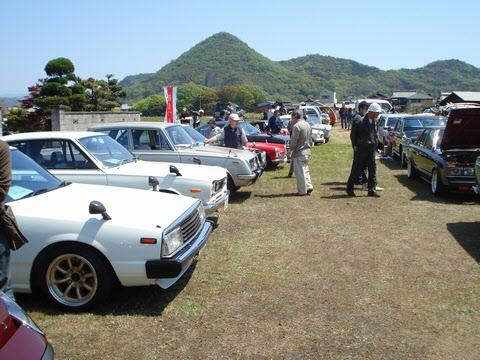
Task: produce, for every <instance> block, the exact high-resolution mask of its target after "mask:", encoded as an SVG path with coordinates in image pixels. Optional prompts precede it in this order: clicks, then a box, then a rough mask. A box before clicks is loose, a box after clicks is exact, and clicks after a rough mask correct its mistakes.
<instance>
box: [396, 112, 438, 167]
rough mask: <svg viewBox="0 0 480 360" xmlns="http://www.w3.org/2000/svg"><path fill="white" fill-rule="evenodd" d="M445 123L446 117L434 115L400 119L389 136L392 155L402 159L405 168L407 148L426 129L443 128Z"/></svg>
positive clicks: (401, 162) (411, 116)
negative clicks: (431, 127)
mask: <svg viewBox="0 0 480 360" xmlns="http://www.w3.org/2000/svg"><path fill="white" fill-rule="evenodd" d="M445 121H446V119H445V118H444V117H441V116H432V115H410V116H405V117H402V118H400V119H398V121H397V123H396V124H395V128H394V129H393V131H392V132H391V133H390V134H389V136H388V143H389V146H390V155H391V156H392V157H393V158H398V159H400V164H401V165H402V167H404V166H405V165H406V164H407V163H406V157H405V153H404V149H405V146H407V145H408V144H409V143H412V142H413V141H415V140H416V139H417V137H418V136H419V135H420V133H421V132H422V131H423V129H424V128H425V127H430V126H442V125H445Z"/></svg>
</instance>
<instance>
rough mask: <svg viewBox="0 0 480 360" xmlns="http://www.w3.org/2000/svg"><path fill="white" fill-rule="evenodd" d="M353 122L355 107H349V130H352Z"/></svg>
mask: <svg viewBox="0 0 480 360" xmlns="http://www.w3.org/2000/svg"><path fill="white" fill-rule="evenodd" d="M352 122H353V109H352V108H348V111H347V130H350V129H351V128H352Z"/></svg>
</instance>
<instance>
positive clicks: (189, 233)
mask: <svg viewBox="0 0 480 360" xmlns="http://www.w3.org/2000/svg"><path fill="white" fill-rule="evenodd" d="M201 226H202V222H201V220H200V214H199V213H198V210H197V209H195V210H194V211H193V212H192V213H191V214H190V215H189V216H188V217H187V218H186V219H185V220H183V221H182V222H181V224H180V228H181V229H182V235H183V243H184V244H186V243H188V242H189V241H190V240H192V239H193V237H194V236H195V235H196V234H197V232H198V230H200V227H201Z"/></svg>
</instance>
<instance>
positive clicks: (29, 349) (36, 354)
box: [0, 291, 53, 360]
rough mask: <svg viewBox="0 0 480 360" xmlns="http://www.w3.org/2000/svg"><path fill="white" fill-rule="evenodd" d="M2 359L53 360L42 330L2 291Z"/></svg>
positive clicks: (0, 353) (0, 338) (0, 340)
mask: <svg viewBox="0 0 480 360" xmlns="http://www.w3.org/2000/svg"><path fill="white" fill-rule="evenodd" d="M0 359H5V360H7V359H11V360H37V359H38V360H52V359H53V348H52V347H51V346H50V344H49V343H48V341H47V338H46V337H45V335H44V333H43V332H42V330H40V328H39V327H38V326H37V325H36V324H35V323H34V322H33V320H32V319H31V318H30V317H29V316H28V315H27V314H26V313H25V311H23V309H22V308H21V307H20V306H19V305H18V304H17V303H16V302H14V301H13V300H12V299H10V298H9V297H8V296H7V295H5V294H4V293H3V292H1V291H0Z"/></svg>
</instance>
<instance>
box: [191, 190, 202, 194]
mask: <svg viewBox="0 0 480 360" xmlns="http://www.w3.org/2000/svg"><path fill="white" fill-rule="evenodd" d="M190 192H191V193H199V192H202V190H200V189H190Z"/></svg>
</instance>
